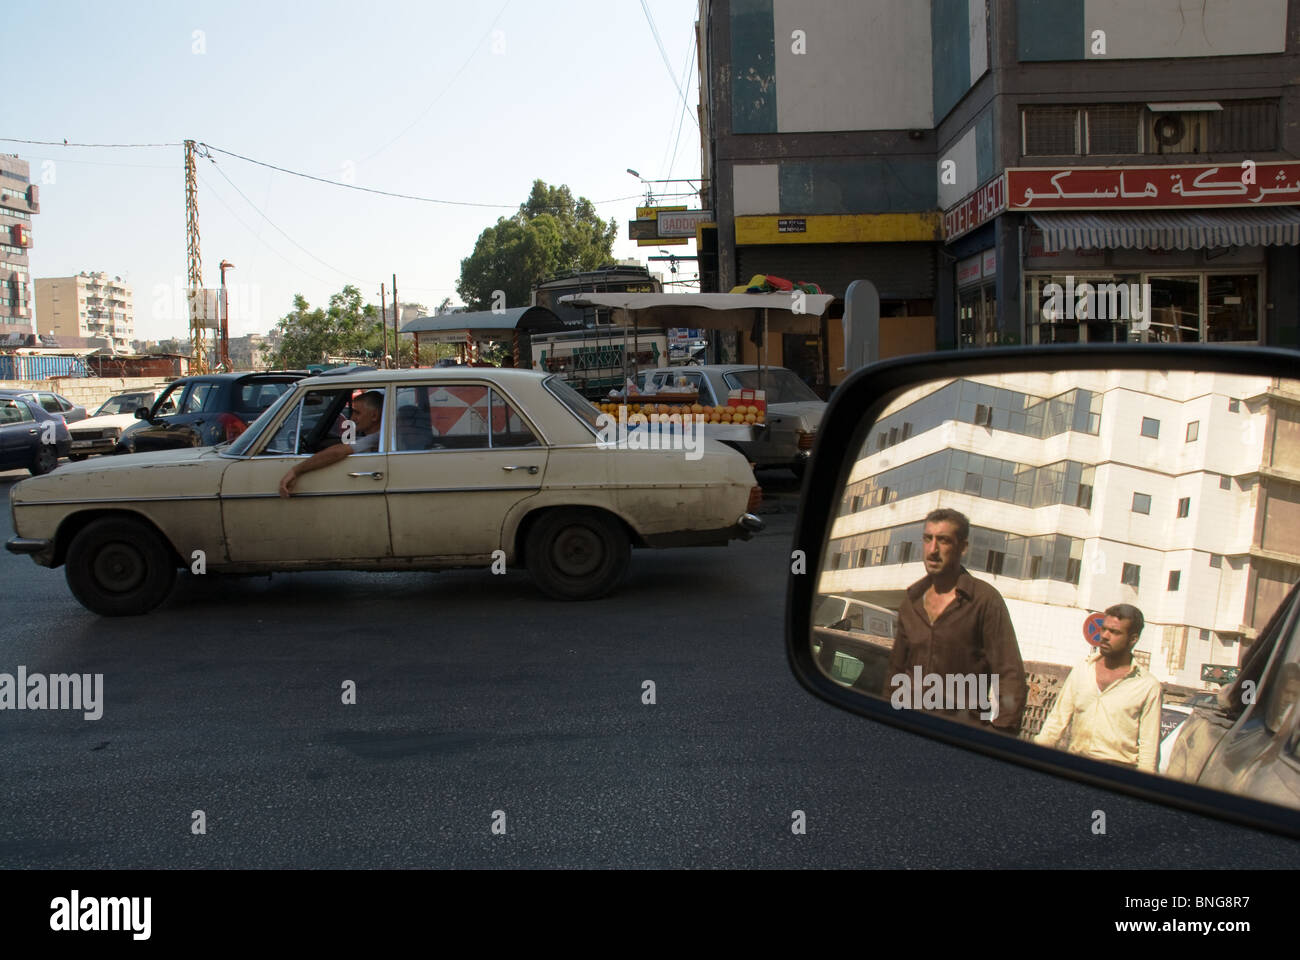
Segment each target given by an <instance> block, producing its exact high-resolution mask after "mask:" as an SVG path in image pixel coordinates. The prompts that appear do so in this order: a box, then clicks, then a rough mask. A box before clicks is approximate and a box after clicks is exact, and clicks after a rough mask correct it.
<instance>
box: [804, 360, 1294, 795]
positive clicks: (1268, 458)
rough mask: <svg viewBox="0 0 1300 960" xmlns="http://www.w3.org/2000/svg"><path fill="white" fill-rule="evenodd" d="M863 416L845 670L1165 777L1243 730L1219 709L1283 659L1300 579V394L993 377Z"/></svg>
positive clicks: (1224, 386)
mask: <svg viewBox="0 0 1300 960" xmlns="http://www.w3.org/2000/svg"><path fill="white" fill-rule="evenodd" d="M1165 422H1170V423H1173V424H1176V425H1178V427H1181V429H1178V428H1175V429H1172V430H1162V429H1161V426H1162V424H1164V423H1165ZM864 427H868V429H866V432H865V433H864V434H863V440H862V449H861V451H860V453H859V456H858V458H857V459H856V461H855V462H854V464H853V466H852V468H851V472H850V473H849V475H848V477H847V481H846V484H845V486H844V489H843V491H842V495H841V497H840V499H839V509H838V512H837V515H836V517H835V519H834V520H833V523H832V527H831V529H830V531H829V536H828V538H827V542H826V546H825V550H824V555H823V557H822V563H821V566H820V571H819V582H818V592H819V594H820V597H819V600H818V603H817V605H816V606H815V608H814V609H815V612H814V630H813V643H814V651H815V654H816V656H817V659H818V663H819V664H820V665H821V667H822V669H823V670H824V671H825V672H826V673H827V674H828V675H829V676H831V677H832V678H833V679H835V680H836V681H837V682H839V683H841V684H844V685H846V686H850V687H852V688H853V689H855V690H858V691H860V692H863V693H867V694H870V695H873V696H877V697H881V698H885V699H888V700H890V702H891V703H892V704H893V705H894V706H895V707H896V708H899V709H923V710H927V711H930V712H934V713H938V714H940V715H943V716H945V717H948V718H950V719H954V720H957V721H959V722H963V723H970V724H976V725H981V726H983V727H985V728H987V729H991V730H995V731H998V732H1001V733H1003V734H1006V735H1010V736H1019V737H1021V738H1024V739H1037V740H1038V741H1039V742H1048V741H1050V742H1051V744H1054V745H1056V746H1058V747H1059V748H1060V749H1064V750H1069V751H1071V752H1074V753H1077V754H1081V755H1085V756H1090V757H1093V758H1096V759H1101V760H1106V761H1109V762H1113V763H1119V764H1124V765H1127V766H1130V767H1134V768H1138V769H1146V770H1151V771H1153V772H1154V771H1157V770H1160V771H1166V770H1168V769H1169V767H1170V760H1171V757H1172V755H1173V753H1174V752H1175V749H1176V746H1177V743H1178V740H1179V739H1180V738H1181V737H1182V734H1183V733H1184V732H1187V731H1192V732H1193V733H1195V736H1190V737H1188V739H1189V740H1191V741H1192V743H1191V744H1190V745H1188V744H1184V745H1183V747H1182V750H1183V751H1184V752H1185V753H1186V752H1189V751H1192V750H1202V751H1203V750H1204V749H1205V743H1206V741H1207V738H1209V739H1215V737H1217V738H1218V739H1220V740H1221V739H1223V738H1224V737H1225V736H1227V735H1228V734H1226V733H1225V732H1224V731H1225V730H1226V729H1228V727H1231V724H1228V726H1227V727H1225V726H1224V723H1223V722H1220V724H1219V728H1218V733H1217V734H1215V737H1211V736H1210V735H1209V734H1208V733H1207V732H1206V731H1204V730H1201V729H1200V728H1199V727H1195V726H1193V724H1194V722H1196V721H1197V717H1198V714H1197V713H1196V711H1197V710H1198V709H1199V710H1201V711H1202V713H1204V712H1206V711H1213V710H1216V709H1222V705H1221V700H1223V699H1224V698H1222V697H1219V696H1218V694H1220V693H1225V694H1226V693H1227V688H1229V687H1230V686H1231V685H1233V684H1234V683H1235V682H1236V681H1237V680H1238V678H1239V676H1240V674H1241V670H1242V665H1243V664H1244V663H1245V662H1246V658H1247V657H1248V656H1249V655H1250V653H1251V651H1252V650H1256V651H1258V650H1259V649H1260V646H1259V645H1260V644H1261V643H1263V644H1264V645H1265V646H1269V648H1270V649H1272V648H1273V646H1274V645H1275V642H1276V638H1274V637H1263V635H1262V631H1263V628H1265V626H1266V625H1267V624H1268V623H1269V621H1270V618H1272V617H1274V614H1275V612H1277V611H1278V610H1279V608H1280V607H1281V606H1282V604H1283V601H1284V600H1285V599H1286V598H1287V595H1288V593H1289V592H1290V591H1291V588H1292V585H1293V584H1295V583H1296V582H1297V580H1300V443H1298V442H1297V441H1298V440H1300V384H1298V383H1297V382H1296V381H1291V380H1284V381H1278V380H1271V379H1268V378H1259V377H1244V376H1238V375H1226V374H1206V373H1196V372H1167V373H1160V372H1155V371H1133V372H1125V371H1113V370H1108V371H1083V372H1071V373H1059V374H1047V373H1028V374H1002V375H996V376H978V377H969V378H964V379H956V380H951V379H950V380H939V381H933V382H930V383H927V384H924V385H922V386H919V387H916V388H912V389H910V390H908V391H906V392H905V393H904V394H902V395H901V396H899V397H897V398H895V399H894V401H893V402H892V403H890V404H889V405H888V406H887V407H886V408H885V410H884V412H883V414H882V415H881V416H880V417H879V419H877V420H876V421H875V422H874V423H872V424H869V425H864ZM1193 504H1195V506H1196V509H1195V510H1193ZM1284 629H1286V626H1285V624H1284V623H1283V622H1282V621H1281V620H1279V621H1278V622H1277V624H1276V625H1275V628H1274V633H1277V634H1280V633H1281V631H1283V630H1284ZM1283 639H1284V640H1287V638H1283ZM1288 644H1289V640H1287V642H1286V643H1284V644H1283V648H1282V649H1283V650H1285V649H1288V648H1289V647H1288ZM1290 646H1292V647H1293V646H1295V644H1290ZM1284 655H1285V654H1284V653H1280V654H1278V656H1284ZM1269 662H1272V661H1269ZM1260 670H1261V671H1262V670H1263V665H1261V666H1260ZM1288 676H1289V675H1288ZM1282 682H1283V683H1284V685H1285V684H1286V683H1287V682H1290V683H1292V684H1293V685H1294V681H1282ZM1277 696H1279V697H1282V698H1283V699H1284V700H1285V699H1286V697H1287V696H1288V694H1287V693H1286V692H1285V691H1284V692H1283V693H1281V694H1277ZM1294 699H1295V696H1291V700H1294ZM1246 706H1249V705H1246ZM1295 713H1296V711H1295V710H1294V709H1292V710H1291V712H1290V714H1288V715H1287V716H1288V717H1289V719H1288V720H1287V721H1286V722H1287V723H1290V724H1291V725H1292V726H1295V725H1296V717H1295ZM1274 714H1275V716H1274V719H1276V717H1277V716H1280V715H1281V714H1279V713H1278V711H1277V710H1276V709H1275V710H1274ZM1244 715H1245V714H1244V713H1243V716H1244ZM1220 720H1221V721H1222V718H1220ZM1256 727H1258V724H1256ZM1234 729H1235V728H1234ZM1252 729H1254V728H1252ZM1294 737H1295V739H1297V741H1300V732H1296V733H1295V734H1294ZM1211 754H1213V751H1211ZM1203 760H1204V758H1201V757H1199V755H1198V762H1200V761H1203ZM1196 765H1197V764H1196V763H1192V764H1190V766H1196ZM1200 766H1201V767H1203V768H1205V769H1206V770H1208V769H1209V767H1210V766H1212V764H1209V763H1208V762H1202V763H1200ZM1188 767H1189V764H1188V763H1187V762H1186V761H1185V760H1184V761H1183V762H1181V763H1180V764H1179V769H1180V770H1182V771H1183V772H1182V773H1181V774H1179V775H1182V776H1188V774H1187V769H1188ZM1170 775H1174V774H1173V773H1171V774H1170ZM1196 775H1197V776H1201V775H1202V771H1201V770H1199V769H1198V771H1197V774H1196ZM1207 776H1208V774H1207ZM1296 783H1297V785H1296V792H1295V799H1294V804H1293V805H1297V806H1300V773H1297V781H1296Z"/></svg>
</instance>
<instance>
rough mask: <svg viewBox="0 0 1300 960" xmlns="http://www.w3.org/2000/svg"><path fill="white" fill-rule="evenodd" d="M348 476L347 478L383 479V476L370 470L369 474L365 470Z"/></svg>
mask: <svg viewBox="0 0 1300 960" xmlns="http://www.w3.org/2000/svg"><path fill="white" fill-rule="evenodd" d="M348 476H349V477H373V478H374V479H376V480H382V479H384V475H383V474H382V473H380V472H379V471H378V470H371V471H369V472H367V471H365V470H359V471H357V472H356V473H349V474H348Z"/></svg>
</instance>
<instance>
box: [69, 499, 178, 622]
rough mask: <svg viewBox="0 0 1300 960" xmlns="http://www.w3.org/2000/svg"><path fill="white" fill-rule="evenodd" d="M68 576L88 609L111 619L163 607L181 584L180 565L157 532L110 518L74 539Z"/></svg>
mask: <svg viewBox="0 0 1300 960" xmlns="http://www.w3.org/2000/svg"><path fill="white" fill-rule="evenodd" d="M66 576H67V580H68V587H69V588H70V589H71V590H72V595H73V596H74V597H76V598H77V600H78V602H79V603H80V604H81V605H82V606H83V607H85V608H87V609H88V610H93V611H94V612H95V613H98V614H100V615H101V616H105V617H130V616H137V615H139V614H142V613H148V612H149V611H150V610H152V609H153V608H154V607H156V606H158V604H160V603H162V601H163V599H164V598H165V597H166V596H167V594H168V593H169V592H170V591H171V588H172V584H173V583H174V582H175V580H176V565H175V563H174V562H173V558H172V555H171V551H170V550H168V549H167V545H166V544H165V543H163V541H162V539H161V538H160V537H159V536H158V534H157V533H155V532H154V531H153V529H152V528H150V527H148V526H147V525H145V524H143V523H141V522H140V521H138V520H130V519H125V518H118V517H106V518H104V519H102V520H96V521H95V522H94V523H91V524H89V525H88V526H87V527H86V528H85V529H84V530H82V531H81V532H80V533H78V534H77V535H76V536H75V537H74V538H73V540H72V543H71V544H70V545H69V547H68V557H67V571H66Z"/></svg>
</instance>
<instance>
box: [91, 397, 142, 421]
mask: <svg viewBox="0 0 1300 960" xmlns="http://www.w3.org/2000/svg"><path fill="white" fill-rule="evenodd" d="M152 399H153V397H152V396H151V395H150V394H147V393H124V394H121V395H120V396H116V397H109V398H108V399H107V400H105V401H104V403H103V405H102V406H101V407H100V408H99V409H98V410H96V411H95V416H97V417H107V416H112V415H114V414H119V413H135V412H136V410H138V409H139V408H140V407H147V406H149V404H150V402H151V401H152Z"/></svg>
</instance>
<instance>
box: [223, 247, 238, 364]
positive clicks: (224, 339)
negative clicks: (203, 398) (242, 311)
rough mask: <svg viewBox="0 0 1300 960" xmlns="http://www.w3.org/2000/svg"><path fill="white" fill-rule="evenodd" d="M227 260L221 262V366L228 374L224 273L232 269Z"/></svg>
mask: <svg viewBox="0 0 1300 960" xmlns="http://www.w3.org/2000/svg"><path fill="white" fill-rule="evenodd" d="M234 266H235V265H234V264H233V263H231V262H230V261H229V260H222V261H221V347H220V354H221V365H222V367H224V368H225V370H226V372H227V373H229V372H230V371H231V369H232V367H231V364H230V298H229V297H228V296H226V271H227V270H232V269H234Z"/></svg>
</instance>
